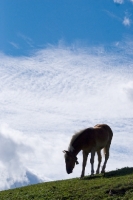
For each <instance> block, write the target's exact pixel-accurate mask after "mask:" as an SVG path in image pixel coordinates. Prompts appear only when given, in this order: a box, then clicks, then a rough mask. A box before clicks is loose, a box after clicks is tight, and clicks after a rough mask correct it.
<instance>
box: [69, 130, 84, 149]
mask: <svg viewBox="0 0 133 200" xmlns="http://www.w3.org/2000/svg"><path fill="white" fill-rule="evenodd" d="M84 130H85V129H83V130H80V131H78V132H76V133H75V134H74V135H73V136H72V138H71V141H70V144H69V147H68V151H71V152H73V150H74V147H73V143H74V142H75V140H76V139H77V138H78V137H79V136H80V135H81V134H82V133H83V132H84Z"/></svg>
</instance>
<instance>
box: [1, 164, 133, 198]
mask: <svg viewBox="0 0 133 200" xmlns="http://www.w3.org/2000/svg"><path fill="white" fill-rule="evenodd" d="M2 199H3V200H7V199H8V200H11V199H15V200H20V199H21V200H22V199H23V200H26V199H28V200H42V199H43V200H44V199H46V200H66V199H70V200H71V199H73V200H94V199H95V200H99V199H102V200H104V199H108V200H111V199H113V200H116V199H117V200H119V199H122V200H133V168H128V167H126V168H122V169H118V170H116V171H111V172H107V173H106V174H105V175H104V176H103V175H94V176H86V177H85V178H84V179H82V180H80V179H79V178H75V179H69V180H62V181H53V182H47V183H41V184H37V185H31V186H26V187H21V188H16V189H12V190H6V191H1V192H0V200H2Z"/></svg>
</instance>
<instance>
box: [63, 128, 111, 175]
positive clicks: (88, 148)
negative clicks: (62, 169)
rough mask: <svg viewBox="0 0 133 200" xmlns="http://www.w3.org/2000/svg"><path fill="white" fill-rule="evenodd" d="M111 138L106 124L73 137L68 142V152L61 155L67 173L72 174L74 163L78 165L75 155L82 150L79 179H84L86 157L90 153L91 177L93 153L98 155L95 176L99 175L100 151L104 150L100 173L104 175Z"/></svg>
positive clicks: (85, 130) (82, 131) (109, 129)
mask: <svg viewBox="0 0 133 200" xmlns="http://www.w3.org/2000/svg"><path fill="white" fill-rule="evenodd" d="M112 137H113V132H112V130H111V128H110V127H109V126H108V125H106V124H97V125H95V126H94V128H87V129H84V130H81V131H80V132H78V133H76V134H75V135H73V136H72V139H71V141H70V145H69V147H68V151H66V150H64V151H63V153H65V163H66V171H67V173H68V174H70V173H72V171H73V168H74V167H75V163H76V164H79V163H78V160H77V154H78V153H79V152H80V151H81V150H83V164H82V172H81V177H84V174H85V167H86V162H87V157H88V154H89V153H91V158H90V163H91V175H93V174H94V157H95V152H97V155H98V167H97V170H96V174H99V170H100V165H101V161H102V156H101V149H103V150H104V155H105V161H104V164H103V167H102V171H101V173H105V168H106V163H107V160H108V158H109V148H110V144H111V140H112Z"/></svg>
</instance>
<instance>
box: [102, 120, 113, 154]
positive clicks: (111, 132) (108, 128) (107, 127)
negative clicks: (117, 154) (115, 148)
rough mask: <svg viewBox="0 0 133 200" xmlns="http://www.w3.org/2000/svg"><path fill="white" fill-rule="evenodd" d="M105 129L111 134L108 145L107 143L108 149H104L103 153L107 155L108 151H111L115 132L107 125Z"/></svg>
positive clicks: (104, 126) (104, 125)
mask: <svg viewBox="0 0 133 200" xmlns="http://www.w3.org/2000/svg"><path fill="white" fill-rule="evenodd" d="M103 128H104V129H106V131H107V132H108V133H109V140H108V143H107V145H106V147H104V148H103V152H104V154H106V153H107V151H109V148H110V145H111V141H112V138H113V131H112V129H111V128H110V127H109V126H108V125H107V124H103Z"/></svg>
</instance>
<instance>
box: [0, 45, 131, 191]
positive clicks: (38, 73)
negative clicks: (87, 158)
mask: <svg viewBox="0 0 133 200" xmlns="http://www.w3.org/2000/svg"><path fill="white" fill-rule="evenodd" d="M119 46H120V45H118V47H117V49H116V51H115V49H113V51H112V52H106V51H105V50H104V48H102V51H101V48H100V47H97V48H91V49H89V48H88V49H87V48H74V46H73V47H66V46H58V47H48V48H46V49H44V50H42V51H38V52H36V54H34V55H32V56H30V57H15V58H14V57H9V56H6V55H3V54H1V55H0V102H1V104H0V113H1V115H0V168H1V179H0V180H1V181H0V188H1V189H5V188H9V187H12V185H14V183H17V185H19V184H20V183H21V185H22V184H28V182H29V174H28V172H29V173H30V175H31V177H34V178H35V179H36V180H38V181H39V180H41V181H42V180H43V181H45V180H57V179H65V178H72V177H75V176H79V175H80V172H81V162H82V156H81V154H79V155H78V157H79V161H80V165H78V166H76V168H75V170H74V173H73V174H71V175H70V176H68V175H67V174H66V172H65V165H64V157H63V153H62V150H64V149H67V147H68V144H69V141H70V138H71V136H72V134H73V133H74V132H75V131H78V130H79V129H82V128H85V127H89V126H93V125H95V124H97V123H107V124H109V125H110V126H111V127H112V129H113V131H114V138H113V143H112V146H111V157H110V159H109V162H108V165H107V170H110V169H114V168H118V167H124V166H125V160H124V159H126V160H127V162H126V165H128V166H131V165H132V163H131V162H130V160H132V159H133V158H132V154H131V152H132V151H133V149H132V145H130V144H131V143H132V142H133V141H132V139H131V138H132V129H133V126H132V122H131V121H132V118H133V111H132V110H133V109H132V103H133V96H132V95H133V94H132V93H133V90H132V74H133V67H132V61H133V60H132V52H133V51H131V50H132V45H131V44H130V43H129V44H128V45H127V46H126V45H124V46H122V47H121V49H118V48H119ZM125 47H126V49H125ZM129 49H130V52H128V50H129ZM119 50H120V54H119ZM127 132H128V136H129V137H128V138H127V134H125V133H127ZM123 141H124V142H123ZM7 146H8V148H7ZM121 149H123V151H121ZM127 157H128V159H127ZM114 163H115V164H114ZM88 165H89V163H88ZM57 169H58V170H57ZM89 169H90V168H89ZM89 169H88V171H87V172H90V170H89ZM27 174H28V175H27ZM30 183H31V182H30Z"/></svg>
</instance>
